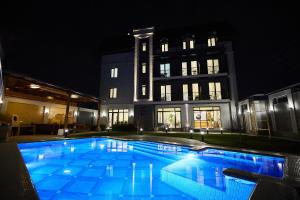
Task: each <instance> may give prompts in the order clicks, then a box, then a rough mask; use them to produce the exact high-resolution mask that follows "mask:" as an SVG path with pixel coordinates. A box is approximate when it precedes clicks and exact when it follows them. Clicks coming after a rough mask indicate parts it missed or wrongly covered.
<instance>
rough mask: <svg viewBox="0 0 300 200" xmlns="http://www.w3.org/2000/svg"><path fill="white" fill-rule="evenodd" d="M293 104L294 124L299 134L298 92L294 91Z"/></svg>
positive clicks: (299, 97) (299, 107)
mask: <svg viewBox="0 0 300 200" xmlns="http://www.w3.org/2000/svg"><path fill="white" fill-rule="evenodd" d="M292 95H293V104H294V111H295V115H296V122H297V125H298V126H297V128H298V133H300V91H295V92H294V93H293V94H292Z"/></svg>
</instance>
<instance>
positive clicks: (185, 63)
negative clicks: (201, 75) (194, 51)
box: [181, 62, 187, 76]
mask: <svg viewBox="0 0 300 200" xmlns="http://www.w3.org/2000/svg"><path fill="white" fill-rule="evenodd" d="M181 69H182V76H187V62H182V63H181Z"/></svg>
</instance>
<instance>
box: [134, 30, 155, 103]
mask: <svg viewBox="0 0 300 200" xmlns="http://www.w3.org/2000/svg"><path fill="white" fill-rule="evenodd" d="M153 34H154V27H150V28H144V29H135V30H133V36H134V38H135V41H134V94H133V101H134V102H140V101H142V102H143V101H153Z"/></svg>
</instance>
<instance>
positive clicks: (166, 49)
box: [161, 43, 169, 52]
mask: <svg viewBox="0 0 300 200" xmlns="http://www.w3.org/2000/svg"><path fill="white" fill-rule="evenodd" d="M161 51H162V52H167V51H169V47H168V43H164V44H161Z"/></svg>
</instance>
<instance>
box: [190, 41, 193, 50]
mask: <svg viewBox="0 0 300 200" xmlns="http://www.w3.org/2000/svg"><path fill="white" fill-rule="evenodd" d="M193 48H194V40H190V49H193Z"/></svg>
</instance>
